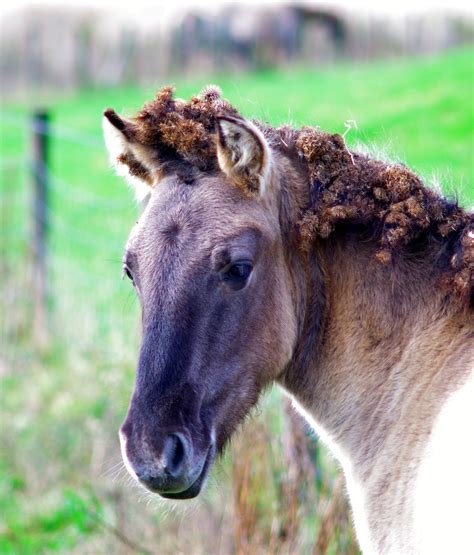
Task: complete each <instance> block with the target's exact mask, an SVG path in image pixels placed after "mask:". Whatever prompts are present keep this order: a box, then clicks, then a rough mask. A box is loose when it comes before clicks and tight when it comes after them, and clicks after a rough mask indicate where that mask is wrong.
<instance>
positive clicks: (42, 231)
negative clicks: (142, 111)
mask: <svg viewBox="0 0 474 555" xmlns="http://www.w3.org/2000/svg"><path fill="white" fill-rule="evenodd" d="M48 125H49V114H48V112H46V111H42V110H41V111H40V110H38V111H36V112H35V113H34V114H33V118H32V182H33V230H32V253H33V295H34V317H33V318H34V319H33V335H34V338H35V340H36V342H37V343H38V345H39V346H44V345H45V343H46V341H47V297H48V291H47V275H46V273H47V232H48V213H47V202H48V154H49V152H48V146H49V145H48V140H49V134H48Z"/></svg>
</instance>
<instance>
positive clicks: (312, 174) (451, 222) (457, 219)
mask: <svg viewBox="0 0 474 555" xmlns="http://www.w3.org/2000/svg"><path fill="white" fill-rule="evenodd" d="M218 116H233V117H240V114H239V112H238V111H237V110H236V109H235V108H234V107H233V106H231V105H230V104H229V103H228V102H227V101H225V100H223V99H222V98H221V95H220V91H219V89H218V88H216V87H207V88H205V89H204V90H203V91H202V93H201V94H200V95H199V96H195V97H192V98H191V99H190V100H189V102H184V101H182V100H177V99H174V98H173V89H172V88H171V87H165V88H163V89H162V90H160V91H159V92H158V94H157V96H156V98H155V100H153V101H151V102H148V103H147V104H145V106H144V107H143V109H142V110H141V111H140V112H139V113H138V115H137V116H136V118H134V123H135V126H134V127H135V129H134V138H135V140H137V141H138V142H140V143H142V144H145V145H148V146H150V147H153V148H154V149H156V153H157V156H158V157H159V158H160V159H161V160H162V161H168V160H177V161H182V162H183V163H185V164H190V165H191V166H193V167H195V168H197V169H198V170H200V171H214V170H217V160H216V148H215V130H216V118H217V117H218ZM254 123H255V124H256V125H257V126H258V127H259V128H260V129H261V130H262V131H263V133H264V135H265V136H266V138H267V139H268V140H269V142H270V144H271V145H272V147H273V148H274V149H276V150H278V151H280V152H281V153H283V154H284V155H286V156H288V157H289V158H293V159H298V160H299V161H300V164H301V163H302V164H303V166H304V167H305V171H306V172H307V176H308V190H309V198H310V203H309V206H307V207H306V210H305V211H303V213H302V214H301V219H300V221H299V222H295V223H294V224H295V225H296V227H297V228H298V230H299V237H300V240H301V246H302V248H305V249H307V248H308V247H309V246H310V245H311V244H312V243H313V241H314V240H316V239H317V238H328V237H330V236H333V235H334V234H335V232H336V230H340V229H342V228H343V227H344V225H347V224H350V225H359V226H365V227H366V228H367V227H370V229H372V230H373V231H374V232H375V233H376V236H377V239H378V241H379V244H380V248H379V250H378V253H377V258H378V260H379V261H380V262H381V263H389V262H390V261H391V260H392V259H393V257H394V256H397V254H398V253H400V252H401V250H402V249H403V248H405V247H408V246H410V245H413V244H414V243H415V242H416V241H423V240H426V239H433V240H435V241H436V240H438V241H440V242H441V243H442V244H443V249H441V250H440V252H442V253H443V255H442V256H440V259H439V261H438V266H439V267H440V268H442V270H443V275H444V280H445V282H446V283H448V282H449V285H450V286H453V287H454V288H455V290H456V292H457V293H458V294H460V295H461V296H462V297H463V298H466V297H467V298H468V299H469V298H470V299H471V301H470V302H471V306H472V303H473V301H472V296H473V289H474V283H473V280H474V278H473V276H474V222H473V216H472V214H470V213H468V212H467V211H465V210H463V209H462V208H460V207H459V206H458V205H457V204H456V203H455V202H450V201H448V200H446V199H444V198H442V197H441V196H439V195H437V194H436V193H435V192H433V191H432V190H430V189H428V188H427V187H425V186H424V185H423V183H422V181H421V180H420V178H419V177H418V176H416V175H415V174H414V173H413V172H412V171H411V170H409V169H408V168H406V167H405V166H403V165H395V164H387V163H385V162H381V161H378V160H374V159H371V158H369V157H367V156H364V155H361V154H358V153H356V152H351V151H349V150H348V149H347V147H346V144H345V142H344V139H343V137H342V136H341V135H337V134H329V133H325V132H323V131H320V130H318V129H315V128H311V127H304V128H302V129H299V130H296V129H292V128H290V127H288V126H285V127H280V128H273V127H271V126H268V125H265V124H262V123H260V122H254Z"/></svg>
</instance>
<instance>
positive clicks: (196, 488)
mask: <svg viewBox="0 0 474 555" xmlns="http://www.w3.org/2000/svg"><path fill="white" fill-rule="evenodd" d="M214 457H215V446H214V444H212V445H211V446H210V448H209V451H208V452H207V456H206V460H205V461H204V464H203V465H202V469H201V472H200V473H199V475H198V477H197V478H196V479H195V480H194V482H193V483H192V484H191V485H190V486H188V487H187V488H186V489H184V490H183V491H179V492H163V491H157V492H155V493H158V495H160V497H163V498H164V499H193V498H194V497H197V496H198V495H199V494H200V492H201V490H202V487H203V486H204V483H205V482H206V478H207V475H208V472H209V469H210V467H211V465H212V463H213V461H214Z"/></svg>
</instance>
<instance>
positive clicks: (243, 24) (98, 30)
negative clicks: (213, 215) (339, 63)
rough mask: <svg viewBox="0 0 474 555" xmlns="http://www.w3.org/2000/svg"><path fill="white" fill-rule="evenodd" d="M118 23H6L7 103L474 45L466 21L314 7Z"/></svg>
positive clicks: (51, 15)
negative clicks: (17, 97)
mask: <svg viewBox="0 0 474 555" xmlns="http://www.w3.org/2000/svg"><path fill="white" fill-rule="evenodd" d="M109 16H110V14H109ZM109 16H108V15H107V13H106V12H100V11H95V10H90V9H89V10H86V9H78V8H75V9H72V8H71V9H68V8H66V7H63V8H52V7H50V8H35V9H32V8H31V9H29V10H25V11H23V12H22V13H21V15H20V16H19V15H18V14H15V15H13V14H12V15H10V17H7V16H4V18H3V20H2V21H1V22H0V24H1V34H0V82H1V88H2V94H3V95H4V96H7V97H8V96H11V95H13V94H16V93H17V92H19V91H20V92H21V91H31V90H46V91H50V90H54V89H61V90H64V89H66V90H75V89H81V88H88V87H91V86H115V85H118V84H127V83H134V84H146V83H154V82H156V81H157V80H158V79H163V78H168V77H170V76H174V75H177V74H179V75H183V74H184V75H186V74H190V75H191V74H192V75H196V72H198V73H201V74H202V73H209V74H210V73H216V72H219V73H229V72H233V71H245V70H250V69H251V70H258V69H268V68H273V67H277V66H286V65H291V64H298V65H302V64H304V65H311V64H313V65H314V64H323V63H326V64H327V63H331V62H333V61H335V60H338V59H341V58H342V59H351V60H367V59H372V58H376V57H388V56H397V55H413V54H423V53H431V52H438V51H441V50H444V49H446V48H449V47H453V46H457V45H460V44H463V43H468V42H472V40H473V36H474V35H473V32H474V31H473V30H474V26H473V20H472V19H471V20H469V18H466V17H464V16H461V15H460V16H454V15H448V14H443V13H431V14H424V15H423V14H418V15H411V16H405V17H403V18H402V17H399V18H397V19H395V18H389V17H388V16H387V17H382V16H369V15H367V14H365V15H364V14H357V13H354V12H353V11H352V12H350V11H349V10H347V11H344V10H336V9H329V8H322V7H316V6H315V7H309V6H308V5H305V6H304V7H303V6H298V5H288V6H278V7H266V8H264V7H250V6H239V5H238V4H237V5H231V6H226V7H224V8H222V9H221V10H220V11H219V12H217V13H213V14H211V13H206V12H202V11H201V12H199V13H198V12H192V11H191V12H184V13H183V14H181V15H180V17H179V18H178V19H175V20H174V22H173V23H172V24H171V23H170V24H169V25H168V26H167V28H166V29H164V28H161V27H160V28H151V29H150V28H148V29H146V30H145V29H144V28H143V27H141V26H140V25H138V24H136V23H135V24H134V23H132V22H130V23H129V24H126V23H124V22H123V21H122V22H118V20H113V19H111V17H109Z"/></svg>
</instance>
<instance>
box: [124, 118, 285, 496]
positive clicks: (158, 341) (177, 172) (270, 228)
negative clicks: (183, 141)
mask: <svg viewBox="0 0 474 555" xmlns="http://www.w3.org/2000/svg"><path fill="white" fill-rule="evenodd" d="M226 125H227V124H223V127H225V126H226ZM249 129H250V131H249ZM256 133H257V131H255V130H253V129H252V128H251V127H250V124H248V123H246V122H237V121H231V122H228V127H225V128H223V129H221V139H220V140H221V143H220V144H219V145H218V149H221V151H220V152H219V153H218V154H219V163H220V169H219V170H217V171H214V172H209V173H207V174H206V173H202V172H196V171H191V170H189V168H188V169H187V170H186V171H184V169H183V167H182V166H181V167H180V166H179V164H178V165H176V164H171V165H169V166H168V169H167V172H166V174H165V172H163V168H160V170H161V171H160V181H159V183H158V184H157V185H156V186H155V187H154V188H153V190H152V192H150V193H149V194H148V197H147V199H146V207H145V208H144V211H143V213H142V215H141V217H140V219H139V221H138V222H137V224H136V225H135V227H134V229H133V230H132V232H131V234H130V237H129V240H128V243H127V247H126V252H125V256H124V270H125V272H126V274H127V275H128V276H129V277H130V278H131V279H132V281H133V283H134V286H135V288H136V290H137V293H138V295H139V298H140V302H141V307H142V325H143V340H142V345H141V350H140V357H139V361H138V368H137V376H136V384H135V390H134V393H133V396H132V400H131V403H130V407H129V411H128V415H127V417H126V419H125V422H124V424H123V426H122V428H121V430H120V439H121V446H122V454H123V458H124V461H125V465H126V466H127V468H128V470H129V472H130V473H131V474H132V475H133V476H134V477H135V478H136V479H138V480H139V481H140V482H141V483H142V484H144V485H145V486H146V487H147V488H148V489H150V490H152V491H154V492H157V493H159V494H160V495H162V496H163V497H167V498H172V499H184V498H191V497H194V496H196V495H197V494H198V493H199V492H200V490H201V488H202V485H203V483H204V481H205V479H206V476H207V473H208V470H209V468H210V467H211V465H212V462H213V460H214V459H215V457H216V455H217V454H218V453H220V452H221V451H222V450H223V448H224V446H225V444H226V442H227V440H228V439H229V438H230V436H231V435H232V433H233V432H234V430H235V429H236V427H237V426H238V425H239V423H240V422H241V421H242V420H243V419H244V417H245V416H246V415H247V414H248V413H249V411H250V409H251V407H252V406H253V405H254V404H255V403H256V401H257V399H258V397H259V394H260V393H261V391H262V390H263V389H264V388H265V386H266V385H267V384H268V383H269V382H271V381H272V380H273V379H274V378H275V377H276V376H277V375H278V374H280V373H281V372H282V371H283V369H284V368H285V366H286V364H287V363H288V362H289V360H290V358H291V355H292V350H293V346H294V343H295V338H296V316H295V313H294V312H295V311H294V309H293V303H292V294H293V286H292V280H291V275H290V272H289V270H288V266H287V263H286V261H285V256H284V247H283V243H282V239H281V232H280V229H279V223H278V217H277V213H276V211H275V208H274V207H275V199H273V198H272V197H271V193H270V191H274V190H275V184H274V183H273V184H272V182H271V180H272V179H275V176H274V174H273V178H272V177H271V172H270V171H269V168H266V169H265V172H264V171H263V169H262V164H263V161H262V160H261V159H259V157H260V158H262V157H264V156H267V157H268V156H269V152H266V151H264V149H265V148H268V147H266V146H263V145H262V144H261V141H263V138H262V137H261V136H260V135H255V134H256ZM228 134H231V136H228ZM224 141H225V145H224V144H223V143H224ZM229 148H233V149H239V155H238V156H236V157H234V158H233V154H232V153H231V152H228V151H225V149H229ZM248 149H250V150H251V152H248ZM242 159H244V160H246V164H247V166H246V169H245V171H242V168H240V169H238V171H237V170H236V169H235V168H234V166H233V164H235V161H236V160H237V161H239V160H240V161H241V160H242ZM267 163H270V162H268V161H267ZM253 168H257V170H256V171H257V174H254V173H253ZM188 170H189V171H188ZM242 176H246V178H248V179H249V183H250V184H251V189H250V188H246V187H245V181H243V179H242V180H240V181H239V179H240V178H241V177H242ZM264 188H266V190H265V193H264Z"/></svg>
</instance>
